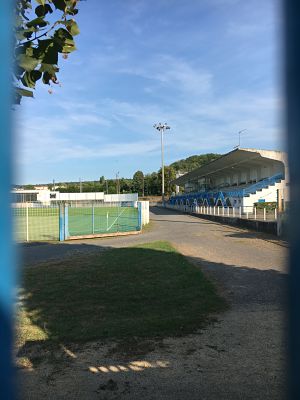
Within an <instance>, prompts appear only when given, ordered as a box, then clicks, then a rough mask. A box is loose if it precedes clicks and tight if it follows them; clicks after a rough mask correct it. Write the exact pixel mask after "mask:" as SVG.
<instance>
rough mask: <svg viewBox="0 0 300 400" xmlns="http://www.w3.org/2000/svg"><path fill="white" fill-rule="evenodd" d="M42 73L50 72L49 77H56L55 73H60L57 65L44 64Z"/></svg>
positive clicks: (41, 68) (41, 69)
mask: <svg viewBox="0 0 300 400" xmlns="http://www.w3.org/2000/svg"><path fill="white" fill-rule="evenodd" d="M40 71H41V72H48V74H49V75H51V76H54V75H55V73H56V72H58V71H59V68H58V67H57V66H56V65H52V64H44V63H43V64H41V67H40Z"/></svg>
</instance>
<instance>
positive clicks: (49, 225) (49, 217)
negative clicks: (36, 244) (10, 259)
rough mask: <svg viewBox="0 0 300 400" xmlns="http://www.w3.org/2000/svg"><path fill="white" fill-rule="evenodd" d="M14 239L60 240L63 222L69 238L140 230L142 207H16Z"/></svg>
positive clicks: (13, 210)
mask: <svg viewBox="0 0 300 400" xmlns="http://www.w3.org/2000/svg"><path fill="white" fill-rule="evenodd" d="M12 212H13V218H14V238H15V240H16V241H18V242H24V241H27V242H28V241H51V240H59V239H60V227H61V224H63V227H64V232H65V239H68V237H76V236H85V235H97V234H98V235H99V234H104V235H105V234H111V233H118V232H132V231H137V230H140V226H139V224H140V222H139V221H140V220H139V210H138V208H136V207H132V206H130V207H129V206H121V205H116V206H110V207H105V206H98V205H96V206H95V205H91V206H84V207H80V206H79V207H78V206H76V207H72V206H70V205H69V206H65V205H60V206H59V205H56V206H40V205H39V206H35V207H33V206H30V207H24V206H23V207H20V208H19V207H18V208H17V207H14V208H13V209H12Z"/></svg>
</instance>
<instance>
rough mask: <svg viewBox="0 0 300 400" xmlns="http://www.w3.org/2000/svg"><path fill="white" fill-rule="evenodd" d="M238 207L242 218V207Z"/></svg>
mask: <svg viewBox="0 0 300 400" xmlns="http://www.w3.org/2000/svg"><path fill="white" fill-rule="evenodd" d="M239 208H240V209H239V213H240V218H242V207H241V206H240V207H239Z"/></svg>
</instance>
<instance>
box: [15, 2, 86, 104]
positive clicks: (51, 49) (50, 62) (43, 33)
mask: <svg viewBox="0 0 300 400" xmlns="http://www.w3.org/2000/svg"><path fill="white" fill-rule="evenodd" d="M79 1H80V0H17V1H16V7H15V29H14V34H15V43H14V45H15V53H14V62H15V70H14V85H15V96H14V103H15V104H20V102H21V99H22V97H23V96H26V97H33V91H32V90H30V89H35V86H36V82H37V81H38V80H40V79H42V82H43V83H44V84H46V85H51V84H58V83H59V82H58V79H57V73H58V72H59V68H58V60H59V54H61V55H62V57H63V58H65V59H66V58H67V57H68V54H69V53H71V52H72V51H74V50H76V47H75V42H74V38H73V37H74V36H75V35H77V34H78V33H79V28H78V25H77V23H76V21H75V20H74V19H73V18H72V17H73V16H74V15H76V14H77V13H78V9H77V8H76V6H77V4H78V2H79ZM33 3H35V5H36V6H34V5H33ZM51 14H54V15H53V16H52V15H51ZM50 15H51V17H50ZM50 20H51V22H50ZM49 92H50V93H51V89H49Z"/></svg>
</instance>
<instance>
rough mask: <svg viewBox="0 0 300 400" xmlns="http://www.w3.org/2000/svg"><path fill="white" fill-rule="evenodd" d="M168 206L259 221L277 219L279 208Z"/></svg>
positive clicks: (198, 212) (175, 208)
mask: <svg viewBox="0 0 300 400" xmlns="http://www.w3.org/2000/svg"><path fill="white" fill-rule="evenodd" d="M166 208H170V209H173V210H178V211H182V212H186V213H189V214H204V215H216V216H220V217H228V218H242V219H252V220H258V221H277V208H274V209H271V208H268V207H254V206H253V207H252V206H241V207H217V206H197V205H191V206H189V205H184V204H178V205H172V204H166Z"/></svg>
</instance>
